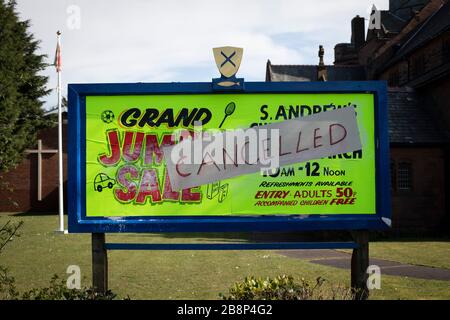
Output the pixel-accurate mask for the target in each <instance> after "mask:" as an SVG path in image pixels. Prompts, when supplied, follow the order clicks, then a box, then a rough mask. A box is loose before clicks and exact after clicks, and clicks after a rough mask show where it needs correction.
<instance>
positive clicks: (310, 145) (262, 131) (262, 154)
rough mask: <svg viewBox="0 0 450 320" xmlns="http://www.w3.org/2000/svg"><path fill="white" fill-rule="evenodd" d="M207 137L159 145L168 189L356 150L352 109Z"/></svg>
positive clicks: (355, 127)
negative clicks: (170, 144)
mask: <svg viewBox="0 0 450 320" xmlns="http://www.w3.org/2000/svg"><path fill="white" fill-rule="evenodd" d="M210 137H211V139H209V140H205V139H203V140H202V139H184V140H183V141H181V142H180V143H178V144H176V145H173V146H169V147H165V148H163V152H164V158H165V160H166V164H167V170H168V173H169V179H170V182H171V185H172V189H173V190H175V191H178V190H181V189H185V188H191V187H196V186H200V185H204V184H208V183H212V182H215V181H219V180H224V179H228V178H231V177H236V176H240V175H244V174H248V173H254V172H260V171H261V170H264V169H265V170H267V169H268V168H269V167H272V168H274V167H278V166H284V165H288V164H293V163H298V162H304V161H308V160H312V159H319V158H323V157H329V156H333V155H336V154H340V153H344V152H352V151H355V150H359V149H361V141H360V138H359V130H358V125H357V122H356V112H355V109H354V108H352V107H346V108H342V109H337V110H333V111H327V112H323V113H318V114H315V115H311V116H308V117H303V118H296V119H291V120H286V121H283V122H277V123H271V124H268V125H265V126H260V127H254V128H249V129H246V130H230V131H224V132H221V133H217V134H215V135H211V136H210ZM230 137H232V138H230Z"/></svg>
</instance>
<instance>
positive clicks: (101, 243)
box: [92, 233, 108, 294]
mask: <svg viewBox="0 0 450 320" xmlns="http://www.w3.org/2000/svg"><path fill="white" fill-rule="evenodd" d="M92 286H93V288H94V290H95V291H96V292H98V293H103V294H104V293H106V291H108V253H107V251H106V248H105V234H104V233H92Z"/></svg>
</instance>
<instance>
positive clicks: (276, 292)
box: [221, 275, 353, 300]
mask: <svg viewBox="0 0 450 320" xmlns="http://www.w3.org/2000/svg"><path fill="white" fill-rule="evenodd" d="M324 283H325V279H324V278H322V277H318V278H317V279H316V282H315V283H314V284H311V283H309V282H308V281H306V280H305V279H303V278H302V279H301V282H300V283H296V282H295V281H294V278H293V277H292V276H287V275H281V276H277V277H275V278H273V279H272V278H266V279H262V278H255V277H254V276H251V277H246V278H245V279H244V281H243V282H237V283H235V284H234V285H233V286H232V287H231V288H230V290H229V296H224V295H221V296H222V298H223V299H225V300H351V299H353V296H352V294H351V290H350V289H348V288H344V287H340V286H331V287H330V286H329V287H325V286H324Z"/></svg>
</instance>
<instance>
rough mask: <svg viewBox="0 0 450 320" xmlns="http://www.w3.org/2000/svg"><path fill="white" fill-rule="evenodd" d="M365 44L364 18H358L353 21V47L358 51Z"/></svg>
mask: <svg viewBox="0 0 450 320" xmlns="http://www.w3.org/2000/svg"><path fill="white" fill-rule="evenodd" d="M364 42H365V27H364V18H362V17H360V16H356V17H354V18H353V19H352V45H353V46H354V47H355V49H356V50H358V49H359V48H361V47H362V45H363V44H364Z"/></svg>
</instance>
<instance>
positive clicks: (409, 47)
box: [395, 2, 450, 58]
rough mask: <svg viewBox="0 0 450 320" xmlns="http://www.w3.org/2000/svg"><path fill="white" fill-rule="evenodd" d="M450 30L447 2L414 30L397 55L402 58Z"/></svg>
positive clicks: (448, 4) (448, 5)
mask: <svg viewBox="0 0 450 320" xmlns="http://www.w3.org/2000/svg"><path fill="white" fill-rule="evenodd" d="M449 29H450V2H446V3H445V4H443V5H442V7H440V9H439V10H437V11H436V12H435V13H434V14H432V15H431V16H430V17H429V18H428V19H427V20H425V21H424V22H423V23H422V25H420V26H419V27H418V28H417V29H416V30H414V31H413V32H412V33H411V35H410V36H409V37H408V39H407V40H406V41H405V42H404V43H403V45H402V46H401V47H400V49H399V50H398V51H397V53H396V55H395V56H396V58H397V57H402V56H404V55H406V54H408V53H410V52H411V51H413V50H414V49H416V48H418V47H420V46H422V45H423V44H425V43H426V42H428V41H430V40H431V39H433V38H435V37H436V36H438V35H440V34H441V33H443V32H445V31H447V30H449Z"/></svg>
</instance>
